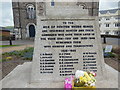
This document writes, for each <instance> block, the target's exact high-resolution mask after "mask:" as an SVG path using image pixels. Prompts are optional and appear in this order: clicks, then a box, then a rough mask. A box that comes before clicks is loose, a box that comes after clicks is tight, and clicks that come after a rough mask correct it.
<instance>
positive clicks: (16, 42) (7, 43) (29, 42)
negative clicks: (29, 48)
mask: <svg viewBox="0 0 120 90" xmlns="http://www.w3.org/2000/svg"><path fill="white" fill-rule="evenodd" d="M12 43H13V45H33V44H34V41H33V40H15V41H12ZM0 45H9V41H2V43H0Z"/></svg>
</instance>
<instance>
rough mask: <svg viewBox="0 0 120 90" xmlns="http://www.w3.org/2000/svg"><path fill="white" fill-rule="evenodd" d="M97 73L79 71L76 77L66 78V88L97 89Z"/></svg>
mask: <svg viewBox="0 0 120 90" xmlns="http://www.w3.org/2000/svg"><path fill="white" fill-rule="evenodd" d="M95 77H96V73H94V72H85V71H82V70H77V71H76V73H75V77H74V76H71V77H69V78H65V82H64V88H79V87H80V88H95V83H96V79H95Z"/></svg>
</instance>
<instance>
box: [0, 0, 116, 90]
mask: <svg viewBox="0 0 120 90" xmlns="http://www.w3.org/2000/svg"><path fill="white" fill-rule="evenodd" d="M78 1H79V2H78ZM78 1H76V0H69V1H68V0H55V2H54V1H53V0H52V2H47V0H46V1H45V0H44V1H43V2H39V0H38V1H37V0H36V8H37V10H36V16H37V30H36V37H35V45H34V56H33V61H32V62H26V63H24V64H23V65H19V66H17V67H16V68H15V69H14V70H13V71H11V72H10V73H9V74H8V75H7V76H6V77H5V78H3V79H2V80H1V81H0V84H2V88H63V87H64V79H65V78H66V77H69V76H71V75H74V74H75V71H76V70H84V71H93V72H96V73H97V77H96V79H97V83H96V87H97V88H118V72H117V71H116V70H114V69H113V68H111V67H110V66H108V65H104V64H105V63H104V58H103V50H102V45H101V37H100V30H99V25H98V7H99V3H98V2H95V0H85V1H88V2H83V0H78ZM80 1H81V2H80ZM91 1H92V2H91ZM104 66H105V67H104ZM105 69H106V70H105ZM106 77H107V78H106ZM5 90H6V89H5Z"/></svg>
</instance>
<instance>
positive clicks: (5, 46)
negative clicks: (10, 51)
mask: <svg viewBox="0 0 120 90" xmlns="http://www.w3.org/2000/svg"><path fill="white" fill-rule="evenodd" d="M13 46H19V45H0V47H13Z"/></svg>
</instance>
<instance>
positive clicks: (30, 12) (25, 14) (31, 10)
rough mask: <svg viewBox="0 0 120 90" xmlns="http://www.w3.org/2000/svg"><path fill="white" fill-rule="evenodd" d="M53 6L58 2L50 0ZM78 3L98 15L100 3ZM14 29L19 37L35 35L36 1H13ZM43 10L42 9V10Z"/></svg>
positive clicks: (92, 13) (90, 12) (27, 37)
mask: <svg viewBox="0 0 120 90" xmlns="http://www.w3.org/2000/svg"><path fill="white" fill-rule="evenodd" d="M49 3H50V5H51V6H54V5H55V4H56V3H55V2H54V1H51V2H49ZM76 5H78V6H79V5H80V6H82V7H83V8H84V9H88V11H89V14H91V15H98V13H96V12H98V9H99V8H98V5H99V4H98V3H96V2H78V3H77V4H76ZM12 7H13V17H14V31H15V32H16V34H17V35H16V36H17V38H20V39H30V38H34V37H35V33H36V3H35V2H12ZM41 12H42V10H41Z"/></svg>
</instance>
